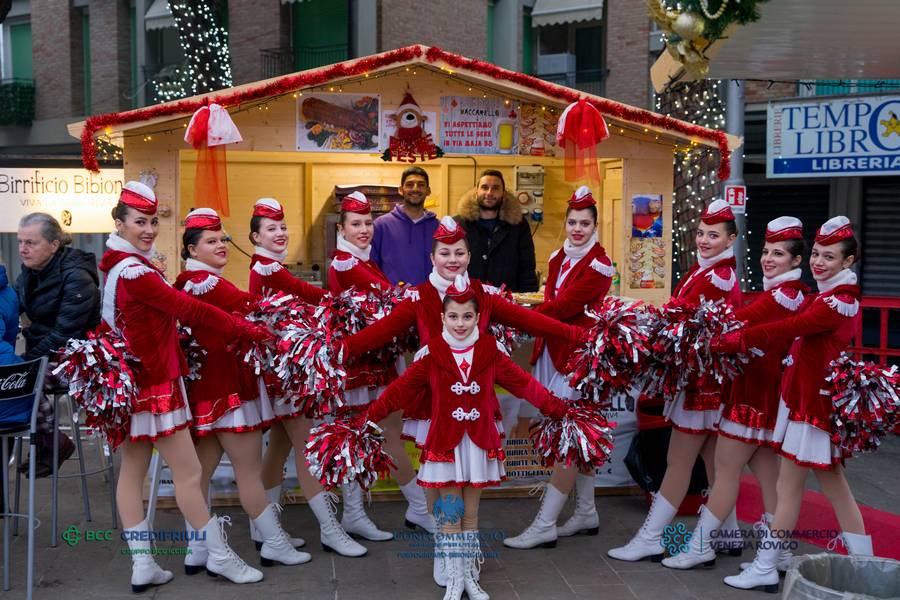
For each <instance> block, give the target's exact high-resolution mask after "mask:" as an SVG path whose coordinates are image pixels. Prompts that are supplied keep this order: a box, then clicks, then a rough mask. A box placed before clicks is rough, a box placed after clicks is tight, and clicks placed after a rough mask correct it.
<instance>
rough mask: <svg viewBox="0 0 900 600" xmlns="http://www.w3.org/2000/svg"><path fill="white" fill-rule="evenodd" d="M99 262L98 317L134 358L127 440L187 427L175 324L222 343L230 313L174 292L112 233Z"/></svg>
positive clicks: (146, 257) (146, 259)
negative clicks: (100, 297)
mask: <svg viewBox="0 0 900 600" xmlns="http://www.w3.org/2000/svg"><path fill="white" fill-rule="evenodd" d="M106 246H107V248H109V250H107V252H106V253H105V254H104V255H103V258H102V259H101V261H100V270H101V271H103V272H104V273H105V274H106V279H105V283H104V287H103V303H102V316H103V321H104V323H105V324H106V326H108V327H110V328H111V329H115V330H118V331H120V332H121V334H122V336H123V337H124V338H125V340H126V341H127V342H128V346H129V349H130V350H131V352H133V353H134V354H135V355H136V356H137V357H138V358H139V359H140V364H139V365H138V366H136V367H135V369H134V375H135V379H136V383H137V385H138V388H139V397H138V399H137V400H136V401H135V404H134V406H133V413H132V415H131V420H130V423H129V424H128V430H127V435H128V436H129V438H130V439H131V441H140V440H150V441H155V440H157V439H159V438H160V437H164V436H167V435H171V434H173V433H174V432H175V431H177V430H179V429H182V428H184V427H187V426H188V425H190V424H191V410H190V408H189V407H188V403H187V394H186V393H185V390H184V383H183V382H182V379H181V378H182V376H183V375H186V374H187V372H188V371H187V362H186V361H185V359H184V356H183V355H182V353H181V349H180V347H179V344H178V334H177V330H176V326H175V320H176V319H178V320H179V321H181V322H182V323H184V324H185V325H188V326H191V327H194V328H197V329H202V330H205V331H209V332H210V335H209V341H210V342H211V343H218V344H221V345H225V344H227V343H228V342H229V341H230V340H231V339H233V337H234V335H235V333H236V332H235V326H234V325H233V324H232V320H231V317H230V315H228V314H227V313H225V312H223V311H221V310H219V309H218V308H215V307H213V306H209V305H207V304H204V303H202V302H200V301H198V300H196V299H194V298H192V297H190V296H188V295H187V294H184V293H182V292H178V291H176V290H175V289H173V288H172V287H171V286H170V285H169V284H168V283H167V282H166V280H165V278H164V277H163V274H162V273H161V272H160V271H159V270H158V269H157V268H156V267H155V266H153V265H152V264H151V263H150V256H152V253H146V254H145V253H141V252H140V251H139V250H138V249H137V248H135V247H134V246H132V245H131V244H130V243H128V242H127V241H125V240H124V239H122V238H121V237H119V236H118V235H117V234H116V233H112V234H110V236H109V239H108V240H107V242H106Z"/></svg>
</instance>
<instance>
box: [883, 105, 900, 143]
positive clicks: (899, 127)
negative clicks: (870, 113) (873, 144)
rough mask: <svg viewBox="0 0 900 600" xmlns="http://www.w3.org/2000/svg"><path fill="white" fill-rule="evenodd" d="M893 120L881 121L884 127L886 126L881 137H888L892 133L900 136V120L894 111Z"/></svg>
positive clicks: (892, 113) (892, 112)
mask: <svg viewBox="0 0 900 600" xmlns="http://www.w3.org/2000/svg"><path fill="white" fill-rule="evenodd" d="M890 114H891V118H890V119H887V120H884V119H882V120H881V121H879V123H881V124H882V125H884V132H883V133H882V134H881V137H887V136H889V135H891V134H892V133H896V134H897V135H900V119H898V118H897V115H896V114H894V111H891V113H890Z"/></svg>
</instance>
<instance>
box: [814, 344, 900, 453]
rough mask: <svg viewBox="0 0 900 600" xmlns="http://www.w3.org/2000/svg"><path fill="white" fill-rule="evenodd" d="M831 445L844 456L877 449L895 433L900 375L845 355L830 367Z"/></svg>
mask: <svg viewBox="0 0 900 600" xmlns="http://www.w3.org/2000/svg"><path fill="white" fill-rule="evenodd" d="M825 380H826V381H827V382H828V393H829V395H830V396H831V402H832V407H833V410H832V413H831V425H832V434H831V442H832V443H833V444H834V445H835V446H838V447H839V448H840V449H841V452H842V455H843V456H845V457H846V456H852V455H853V454H854V453H856V452H873V451H875V450H877V449H878V446H879V444H880V443H881V439H882V438H883V437H884V436H885V434H887V433H890V432H891V431H893V429H894V427H895V426H896V424H897V422H898V413H900V373H898V372H897V366H896V365H894V366H892V367H891V368H889V369H887V368H884V367H881V366H878V365H876V364H874V363H871V362H864V361H856V360H853V357H852V356H851V355H850V354H848V353H846V352H844V353H842V354H841V355H840V356H839V357H838V358H836V359H835V360H833V361H832V362H831V364H830V365H829V375H828V377H826V378H825Z"/></svg>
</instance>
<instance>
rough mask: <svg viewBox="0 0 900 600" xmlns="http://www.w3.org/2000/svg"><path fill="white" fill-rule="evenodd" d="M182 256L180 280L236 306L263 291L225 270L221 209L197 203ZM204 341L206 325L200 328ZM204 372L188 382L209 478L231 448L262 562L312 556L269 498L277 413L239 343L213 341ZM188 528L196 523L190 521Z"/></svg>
mask: <svg viewBox="0 0 900 600" xmlns="http://www.w3.org/2000/svg"><path fill="white" fill-rule="evenodd" d="M181 257H182V258H183V259H184V260H185V265H184V268H185V270H184V271H182V272H181V273H180V274H179V275H178V277H177V279H176V280H175V288H176V289H179V290H182V291H184V292H187V293H189V294H191V295H193V296H195V297H197V298H198V299H200V300H201V301H203V302H206V303H207V304H211V305H213V306H216V307H218V308H221V309H222V310H224V311H226V312H228V313H230V314H238V315H246V314H247V313H249V312H251V311H252V310H253V308H254V306H255V305H256V303H257V301H258V300H259V297H258V296H254V295H252V294H248V293H247V292H244V291H241V290H239V289H238V288H237V287H236V286H235V285H234V284H233V283H231V282H230V281H228V280H227V279H225V278H224V277H222V270H223V269H224V268H225V266H226V265H227V264H228V241H227V237H226V234H225V232H224V231H223V230H222V221H221V220H220V219H219V215H218V214H217V213H216V211H214V210H213V209H211V208H198V209H197V210H194V211H191V212H190V213H188V215H187V217H186V218H185V220H184V235H183V236H182V248H181ZM194 334H195V337H196V338H197V340H198V341H199V343H200V344H201V346H202V345H204V344H203V339H204V337H205V335H206V332H205V331H202V330H199V331H195V332H194ZM206 352H207V354H206V356H205V358H204V360H203V364H202V366H201V368H200V378H199V379H197V380H195V381H191V382H189V383H188V386H187V388H188V398H189V401H190V406H191V412H192V413H193V415H194V422H193V424H192V426H191V431H192V433H193V434H194V444H195V447H196V449H197V456H198V457H199V458H200V464H201V466H202V467H203V475H202V479H201V480H202V481H203V482H208V481H209V479H210V477H212V474H213V471H215V468H216V466H217V465H218V464H219V461H220V460H221V459H222V454H223V453H227V454H228V458H229V459H230V460H231V465H232V467H233V468H234V477H235V480H236V481H237V486H238V493H239V495H240V499H241V505H242V506H243V507H244V510H245V511H246V512H247V514H248V515H250V522H251V523H252V524H253V527H254V528H255V529H256V531H257V532H258V533H259V535H260V537H261V539H262V542H263V544H262V547H261V548H260V560H261V562H262V564H263V565H264V566H270V565H272V564H273V562H275V561H277V562H280V563H282V564H286V565H299V564H302V563H305V562H309V560H310V558H311V557H310V555H309V554H307V553H306V552H298V551H296V550H295V549H294V546H293V545H292V544H291V541H290V539H289V538H288V536H287V534H286V533H285V532H284V529H282V527H281V523H280V521H279V513H280V510H281V509H280V505H279V504H278V503H277V502H269V501H268V500H267V499H266V491H265V489H264V488H263V483H262V479H261V474H262V430H263V428H264V427H266V426H268V424H269V423H271V422H272V421H273V420H274V419H275V415H274V414H273V413H272V406H271V404H270V402H269V398H268V396H267V395H266V393H265V390H262V394H261V393H260V391H261V389H262V388H261V382H260V381H259V378H258V377H257V376H256V374H254V373H253V372H252V370H251V369H250V367H248V366H247V365H244V364H242V363H241V361H240V359H239V358H238V356H237V355H236V354H235V352H234V351H233V350H228V349H226V348H221V347H215V346H212V347H207V348H206ZM187 527H188V530H190V523H187ZM188 547H189V548H190V550H191V552H190V554H188V555H187V556H185V559H184V566H185V570H186V572H187V573H188V574H194V573H198V572H200V571H202V570H203V569H204V565H205V563H206V561H205V558H206V554H207V552H206V544H205V542H204V541H203V540H199V539H193V540H191V541H190V542H189V544H188Z"/></svg>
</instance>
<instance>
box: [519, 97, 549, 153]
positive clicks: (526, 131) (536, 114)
mask: <svg viewBox="0 0 900 600" xmlns="http://www.w3.org/2000/svg"><path fill="white" fill-rule="evenodd" d="M558 122H559V114H558V113H556V112H555V111H549V110H547V109H546V108H544V109H542V108H541V106H540V105H538V104H530V103H524V104H522V105H520V106H519V145H518V152H519V154H521V155H524V156H555V155H556V150H557V148H558V147H557V145H556V125H557V123H558Z"/></svg>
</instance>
